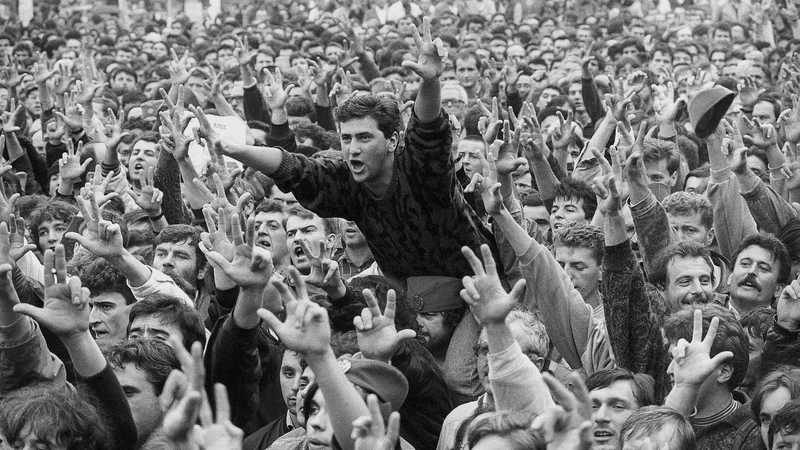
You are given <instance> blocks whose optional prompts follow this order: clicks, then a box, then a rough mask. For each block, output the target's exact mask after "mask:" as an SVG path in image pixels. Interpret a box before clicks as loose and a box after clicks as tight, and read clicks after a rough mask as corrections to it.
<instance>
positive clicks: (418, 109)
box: [414, 77, 442, 123]
mask: <svg viewBox="0 0 800 450" xmlns="http://www.w3.org/2000/svg"><path fill="white" fill-rule="evenodd" d="M441 109H442V87H441V82H440V81H439V78H438V77H437V78H434V79H433V80H422V81H421V82H420V84H419V92H418V93H417V101H416V102H415V103H414V112H415V113H416V114H417V118H418V119H419V121H420V122H421V123H429V122H433V121H434V120H435V119H436V118H437V117H439V113H440V111H441Z"/></svg>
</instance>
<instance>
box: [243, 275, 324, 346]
mask: <svg viewBox="0 0 800 450" xmlns="http://www.w3.org/2000/svg"><path fill="white" fill-rule="evenodd" d="M288 272H289V278H291V280H292V282H293V283H294V286H295V289H296V291H297V295H295V293H294V292H292V290H291V289H289V287H288V286H287V285H286V284H285V283H284V282H283V281H282V280H280V279H278V278H276V277H273V278H272V279H271V280H270V284H271V285H272V286H273V287H274V288H275V289H277V290H278V292H279V293H280V294H281V296H282V297H283V304H284V307H285V308H286V320H285V321H283V322H281V321H280V319H278V318H277V317H275V314H273V313H272V312H270V311H268V310H266V309H263V308H262V309H259V310H258V316H259V317H261V318H262V319H264V321H265V322H266V323H267V325H268V326H269V327H270V328H271V329H272V330H273V331H275V333H276V334H277V335H278V337H279V338H280V339H281V342H283V344H284V345H286V348H288V349H290V350H293V351H296V352H298V353H300V354H302V355H304V356H307V357H308V356H311V355H314V356H322V355H324V354H326V353H328V352H332V349H331V325H330V322H329V320H328V312H327V311H326V310H325V308H323V307H322V306H320V305H318V304H316V303H314V302H312V301H311V300H310V299H309V298H308V291H307V290H306V283H305V281H303V277H301V276H300V272H298V271H297V269H295V268H294V267H290V268H289V269H288Z"/></svg>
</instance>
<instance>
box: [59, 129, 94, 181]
mask: <svg viewBox="0 0 800 450" xmlns="http://www.w3.org/2000/svg"><path fill="white" fill-rule="evenodd" d="M82 153H83V142H78V149H77V151H76V150H75V146H74V145H72V140H71V139H70V140H69V141H67V151H66V152H65V153H63V154H62V155H61V159H60V160H59V161H58V173H59V174H60V175H61V179H62V180H70V181H76V180H78V179H79V178H80V177H81V176H83V174H84V173H85V172H86V169H87V168H88V167H89V164H91V163H92V158H86V161H84V162H83V164H81V154H82Z"/></svg>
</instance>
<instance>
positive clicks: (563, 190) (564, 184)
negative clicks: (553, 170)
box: [555, 178, 597, 220]
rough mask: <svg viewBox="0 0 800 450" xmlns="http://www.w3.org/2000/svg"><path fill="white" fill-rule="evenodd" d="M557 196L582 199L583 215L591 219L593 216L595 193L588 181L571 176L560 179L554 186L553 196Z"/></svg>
mask: <svg viewBox="0 0 800 450" xmlns="http://www.w3.org/2000/svg"><path fill="white" fill-rule="evenodd" d="M558 197H563V198H567V199H574V200H583V215H584V217H585V218H586V220H592V217H594V212H595V210H597V195H596V194H595V193H594V191H592V188H591V186H589V184H588V183H585V182H583V181H580V180H574V179H572V178H567V179H564V180H561V183H559V185H558V186H556V195H555V198H558Z"/></svg>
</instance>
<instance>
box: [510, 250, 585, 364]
mask: <svg viewBox="0 0 800 450" xmlns="http://www.w3.org/2000/svg"><path fill="white" fill-rule="evenodd" d="M519 263H520V272H521V274H522V276H523V277H524V278H525V281H526V284H525V286H526V290H525V303H526V304H528V305H529V306H532V307H533V308H534V309H537V310H538V311H539V313H540V314H541V316H542V322H543V323H544V326H545V328H546V329H547V335H548V336H549V337H550V341H551V342H553V343H554V344H555V346H556V348H557V349H558V351H559V352H560V353H561V355H562V356H563V357H564V359H565V360H566V361H567V364H569V366H570V367H571V368H573V369H580V368H582V367H583V355H584V352H585V351H586V349H587V345H588V343H589V336H590V334H591V332H592V330H593V329H594V322H593V321H594V317H593V314H592V308H591V306H589V305H587V304H586V302H585V301H584V300H583V297H581V294H580V293H579V292H578V290H577V289H575V287H574V286H573V285H572V282H571V281H570V279H569V276H568V275H567V273H566V272H565V271H564V270H563V269H562V268H561V266H560V265H559V264H558V261H556V259H555V258H554V257H553V255H552V254H551V253H550V251H548V250H547V248H546V247H544V246H543V245H541V244H539V243H538V242H536V241H535V240H533V239H531V240H530V247H529V248H528V250H527V251H526V252H525V254H523V255H521V256H520V258H519Z"/></svg>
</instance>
